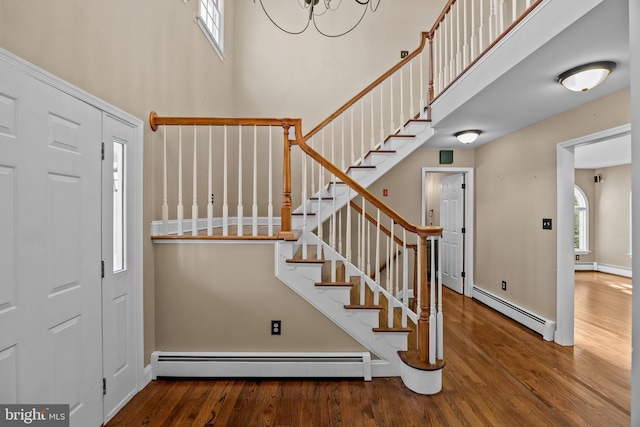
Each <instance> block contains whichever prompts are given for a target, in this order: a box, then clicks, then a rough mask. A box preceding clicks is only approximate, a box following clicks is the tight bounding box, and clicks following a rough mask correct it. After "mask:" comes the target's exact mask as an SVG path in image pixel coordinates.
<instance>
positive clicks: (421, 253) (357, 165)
mask: <svg viewBox="0 0 640 427" xmlns="http://www.w3.org/2000/svg"><path fill="white" fill-rule="evenodd" d="M455 3H456V2H455V1H452V2H447V5H446V7H445V10H443V12H442V14H441V15H440V17H439V18H438V21H437V22H436V23H435V24H434V26H433V27H432V29H431V30H430V32H428V33H427V32H426V33H422V37H421V45H420V47H419V48H418V49H416V50H415V51H414V52H412V53H411V54H410V55H409V56H407V57H406V58H404V59H403V60H402V61H401V62H400V63H398V64H397V65H396V66H394V67H393V68H391V69H390V70H389V71H387V72H386V73H385V74H383V75H382V76H381V77H380V78H378V79H377V80H375V81H374V82H372V83H371V84H370V85H369V86H367V87H366V88H365V89H363V90H362V91H361V92H360V93H359V94H357V95H356V96H355V97H354V98H352V99H351V100H350V101H348V102H347V103H346V104H345V105H343V106H342V107H340V108H339V109H338V110H337V111H336V112H335V113H333V114H332V115H331V116H329V117H328V118H327V119H326V120H325V121H323V122H322V123H320V124H319V125H318V126H317V127H316V128H314V129H313V130H312V131H311V132H309V133H308V134H307V135H304V136H303V135H302V133H301V129H302V125H301V121H300V119H251V118H241V119H223V118H179V117H173V118H167V117H164V118H160V117H157V116H156V115H155V113H152V114H151V116H150V120H149V121H150V124H151V127H152V129H153V130H156V129H157V128H158V125H164V127H165V129H164V132H163V133H164V153H165V161H164V183H163V187H164V194H163V206H162V221H161V222H160V221H158V222H157V224H154V225H155V226H156V228H153V229H152V233H151V234H152V236H153V238H154V239H167V238H177V239H208V240H215V239H222V240H224V239H237V240H252V239H255V240H271V241H273V242H274V245H275V248H276V251H275V275H276V277H277V278H278V279H279V280H281V281H282V282H283V283H285V284H286V285H287V286H288V287H290V288H291V289H292V290H293V291H295V292H296V293H297V294H298V295H300V296H301V297H302V298H304V299H305V300H306V301H307V302H309V303H310V304H311V305H313V306H314V307H315V308H316V309H317V310H319V311H320V312H322V313H323V314H324V315H325V316H326V317H328V318H329V319H331V320H332V321H333V322H334V323H335V324H336V325H338V326H339V327H340V328H342V329H343V330H344V331H346V332H347V333H348V334H350V335H351V336H352V337H353V338H354V339H356V340H357V341H358V342H359V343H360V344H361V345H362V346H364V347H365V348H366V349H367V350H368V351H369V352H370V353H371V354H373V355H374V357H373V358H370V354H368V353H365V354H363V355H362V356H357V357H356V358H357V359H360V360H362V361H363V363H364V366H365V368H364V372H365V374H364V378H365V379H369V378H370V377H371V376H398V375H399V376H401V378H402V380H403V382H404V383H405V385H406V386H407V387H408V388H409V389H411V390H413V391H415V392H417V393H421V394H433V393H437V392H439V391H440V390H441V388H442V368H443V367H444V359H443V314H442V288H441V282H442V280H441V277H438V278H437V279H436V273H438V274H439V272H440V271H441V270H442V269H441V268H440V265H439V262H440V261H439V259H437V256H436V255H437V254H439V253H440V249H439V239H438V236H439V235H440V234H441V232H442V229H441V228H440V227H419V226H416V225H413V224H411V223H409V222H408V221H406V220H405V219H404V218H402V217H401V216H400V215H398V214H397V213H396V212H395V211H393V209H392V208H390V207H388V206H387V205H386V204H384V203H383V202H381V201H380V200H379V199H377V198H376V197H375V196H374V195H372V194H371V193H370V192H369V191H368V190H367V188H368V187H369V186H370V185H371V184H372V183H374V182H375V181H376V180H378V179H379V178H380V177H382V176H383V175H384V174H385V173H386V172H388V171H389V170H391V169H392V168H394V167H395V166H397V165H398V164H399V163H400V162H401V161H402V160H403V159H405V158H406V157H407V156H409V155H411V153H413V152H414V151H415V150H416V149H418V148H419V147H420V146H422V145H423V144H425V143H426V142H427V141H428V140H429V138H430V137H432V136H433V135H434V129H433V128H432V126H431V122H430V120H428V118H430V117H431V110H430V107H427V106H428V105H429V106H434V105H436V103H437V101H439V100H440V99H442V98H441V97H440V95H441V94H443V93H444V92H445V91H447V90H449V88H450V87H452V86H454V85H456V84H457V79H458V77H460V76H461V75H462V74H464V72H465V71H466V70H468V69H470V68H471V67H473V66H474V64H476V62H477V61H478V59H479V58H480V57H481V55H479V56H477V55H476V54H477V53H479V52H486V51H488V50H490V48H491V46H493V44H492V43H497V42H498V41H499V39H500V38H502V37H503V36H504V35H505V34H506V33H507V32H508V31H509V28H510V27H509V26H510V25H513V26H515V25H516V23H518V22H520V21H521V20H522V19H523V18H524V17H525V16H527V15H528V14H529V13H530V12H531V11H533V10H534V9H535V8H536V7H537V6H538V5H539V4H541V3H542V0H538V1H535V2H534V1H533V0H514V1H512V2H510V3H508V2H501V3H500V7H501V9H500V13H498V11H497V10H496V8H495V7H494V6H495V3H493V2H486V6H487V8H486V10H485V9H484V8H482V3H480V6H479V7H478V11H479V13H480V19H479V25H480V27H479V28H472V30H473V31H472V32H471V33H470V34H469V35H467V32H466V29H464V31H465V32H464V34H463V33H460V28H459V26H458V34H456V37H453V36H454V35H453V34H452V33H451V34H450V32H451V30H450V29H451V28H453V26H452V25H451V23H452V22H453V20H454V18H457V19H458V20H459V19H460V14H461V13H462V14H466V13H467V8H466V7H464V8H460V7H459V5H458V7H455V8H454V7H453V6H454V4H455ZM471 9H472V10H474V8H471ZM507 12H508V13H507ZM483 17H484V18H483ZM507 17H511V21H509V20H508V19H509V18H507ZM485 20H486V21H488V23H489V34H488V36H489V37H488V38H483V35H484V32H483V31H482V26H483V22H484V21H485ZM447 22H448V24H446V23H447ZM465 22H466V15H465ZM445 24H446V25H445ZM445 27H446V28H447V31H445ZM476 34H478V35H479V36H480V37H477V38H476ZM449 37H451V40H453V39H455V40H457V43H458V46H456V48H457V50H456V49H454V47H453V44H451V49H449V50H447V48H446V47H447V46H449V41H450V39H449ZM427 41H428V42H429V43H428V46H429V48H428V49H425V47H426V46H427ZM443 46H445V48H444V49H443ZM425 64H427V65H426V67H427V68H426V73H423V71H424V70H423V67H425ZM423 74H426V75H427V76H428V77H427V78H424V77H423ZM425 98H426V99H427V102H426V103H425ZM405 111H406V112H407V113H408V117H409V120H408V121H407V120H405ZM416 111H417V112H418V113H417V114H416V113H415V112H416ZM434 117H435V115H434ZM394 123H400V124H401V126H400V127H396V125H395V124H394ZM183 125H187V126H193V145H192V147H193V148H192V149H193V166H192V168H193V181H192V183H191V186H192V188H193V205H192V214H191V219H190V221H189V220H187V219H185V218H184V207H183V188H182V187H183V184H182V183H183V174H182V165H183V154H182V150H183V148H182V147H183V136H182V130H183V128H182V126H183ZM336 125H337V130H336V129H334V126H336ZM166 126H177V127H180V131H179V136H178V137H175V136H174V138H175V139H174V141H175V140H177V142H178V148H177V152H178V156H177V157H178V160H177V163H178V165H179V167H178V174H177V175H179V176H178V177H177V179H176V181H178V188H177V197H176V200H175V201H176V207H177V209H176V212H177V214H176V219H175V220H172V221H171V222H172V224H170V221H169V214H168V212H169V209H168V204H169V197H168V194H169V193H168V185H167V170H168V169H167V166H166V165H167V160H166V159H167V154H166V153H167V132H166V130H167V129H166ZM197 126H208V127H209V138H208V139H209V156H208V174H209V179H208V187H207V192H206V193H205V194H206V197H205V199H207V209H206V211H207V218H206V220H205V219H204V218H202V217H200V218H199V217H198V215H199V208H198V189H197V188H196V187H197V176H198V171H197V169H198V167H202V166H203V163H205V160H203V159H200V158H199V156H198V155H197V147H198V143H197V139H198V137H197V131H196V127H197ZM212 127H216V128H218V129H221V128H224V132H223V133H222V131H220V132H219V133H218V134H217V135H216V136H214V137H213V140H216V141H218V143H221V142H222V141H223V143H224V145H223V147H222V146H219V147H217V148H216V151H215V152H216V153H218V154H219V153H223V155H222V156H213V155H212V153H213V152H214V150H213V149H212ZM272 127H275V128H282V131H283V132H282V133H281V135H284V141H283V144H284V150H283V151H280V152H281V153H282V152H283V153H284V155H283V158H282V159H283V171H282V176H281V177H279V176H274V174H273V172H272V170H273V162H272V156H273V154H274V153H277V152H278V150H277V149H276V150H273V149H272V136H273V134H272V131H271V128H272ZM228 128H229V129H232V131H231V132H230V133H229V138H228V134H227V130H228ZM247 128H252V130H253V132H252V134H253V138H251V134H250V133H249V132H247ZM258 128H260V129H264V128H268V131H265V132H263V133H261V131H259V130H258ZM378 129H379V131H378ZM291 131H294V132H293V133H292V132H291ZM201 133H202V132H201ZM345 135H346V136H345ZM325 137H326V139H327V140H328V141H329V149H327V150H326V151H325ZM314 139H315V142H314ZM188 140H190V138H185V141H188ZM247 140H250V141H251V140H252V142H253V145H252V148H253V154H252V155H250V156H251V160H252V161H253V171H252V172H244V173H243V167H246V165H247V164H249V161H248V159H243V158H242V156H243V146H244V147H247V143H246V141H247ZM259 141H260V144H259ZM266 141H268V145H267V142H266ZM365 141H367V143H366V144H365ZM376 141H377V142H376ZM228 142H229V143H231V144H237V147H236V150H237V153H238V156H237V159H238V160H237V161H238V163H237V167H235V166H234V165H231V166H230V167H228V166H229V165H228V164H229V162H230V161H231V160H230V159H229V157H228V156H227V146H228ZM314 144H315V145H314ZM365 145H366V146H367V147H366V148H365ZM259 146H260V147H265V146H267V147H268V149H265V148H261V150H262V152H261V155H263V154H266V153H268V175H267V176H266V177H265V176H263V175H260V176H259V169H260V168H258V160H257V159H258V157H259V154H258V153H259V150H258V147H259ZM295 146H297V147H298V148H300V150H301V151H300V155H301V160H300V162H297V161H296V162H295V165H296V166H298V164H299V165H300V168H301V170H298V171H296V176H295V178H294V179H292V167H291V165H292V161H291V155H292V154H291V152H292V148H294V147H295ZM244 149H245V150H246V151H250V148H249V149H247V148H244ZM174 150H175V149H174ZM337 153H340V154H337ZM347 153H348V154H347ZM356 153H357V155H356ZM345 154H346V156H345ZM349 154H350V155H349ZM276 155H278V154H276ZM335 156H337V157H338V159H336V158H335ZM346 157H349V158H350V160H349V161H348V164H349V166H348V167H346V165H345V163H347V162H346V160H345V159H346ZM219 158H222V160H220V161H221V162H223V164H222V165H220V164H218V165H215V166H212V164H213V163H214V162H215V161H217V160H218V159H219ZM261 158H262V159H264V157H261ZM233 160H234V161H235V160H236V159H233ZM261 163H263V161H261ZM174 164H175V160H174ZM309 165H310V170H311V172H310V173H309V171H308V168H309ZM337 165H340V166H337ZM316 167H317V169H315V168H316ZM234 168H235V169H237V172H238V176H237V179H235V180H236V181H237V186H238V191H237V200H235V202H236V213H237V215H236V216H231V215H230V203H228V199H229V197H228V191H227V190H228V185H227V183H228V179H227V178H228V176H227V171H228V170H229V169H232V170H233V169H234ZM220 170H223V171H224V173H223V176H222V177H221V178H220V179H219V180H217V181H216V180H213V179H212V173H213V172H214V171H220ZM316 171H317V175H316ZM171 172H173V171H171ZM262 173H263V174H264V169H263V171H262ZM201 174H202V173H201ZM187 176H188V175H187ZM249 177H251V178H252V181H253V185H252V190H253V197H252V201H251V209H250V210H251V217H245V216H244V212H245V210H244V205H243V203H244V202H245V201H246V199H245V200H243V196H245V195H244V193H245V192H246V191H244V190H243V182H246V181H249V179H247V178H249ZM298 178H300V179H299V180H298ZM309 178H310V180H311V184H310V185H309ZM316 178H317V185H316V181H315V180H316ZM216 179H217V178H216ZM214 181H215V182H223V183H224V184H223V190H222V191H221V192H222V204H221V209H220V208H219V207H217V206H220V204H218V205H216V209H218V212H220V216H219V217H216V218H214V214H213V213H214V201H213V199H214V197H213V194H214V190H213V189H212V188H213V182H214ZM259 181H260V182H261V183H263V188H264V187H265V186H266V187H267V188H268V189H269V190H268V191H269V194H268V202H267V203H268V204H267V206H263V205H261V204H260V203H264V201H262V202H261V201H260V198H259V197H258V187H259V185H258V182H259ZM278 181H280V182H283V186H282V203H281V215H280V217H276V216H274V215H273V210H274V203H273V197H272V196H273V195H272V189H273V188H274V183H275V182H278ZM292 181H294V183H295V186H296V189H292ZM300 181H301V182H300ZM171 182H175V181H173V180H172V181H171ZM202 187H204V186H202ZM298 190H300V193H296V194H301V196H300V200H301V204H300V206H297V207H296V208H295V209H293V206H292V191H298ZM201 191H202V190H201ZM261 191H262V190H261ZM219 193H220V189H219V188H218V189H217V190H216V194H219ZM218 200H219V199H218ZM171 202H172V203H173V202H174V201H173V200H171ZM218 203H219V202H218ZM352 208H353V210H352ZM353 211H355V212H356V213H355V214H354V213H353ZM259 212H262V216H259V215H258V214H259ZM264 212H267V214H266V216H264ZM205 221H206V222H205ZM216 224H217V225H216ZM354 224H355V225H354ZM216 227H218V228H221V229H222V231H221V232H220V233H219V235H216V234H215V233H214V232H213V229H214V228H216ZM232 227H233V228H232ZM260 227H262V228H263V229H266V230H268V231H267V232H266V233H264V234H261V231H260ZM204 228H206V232H205V233H204V234H203V233H202V231H203V230H204ZM245 228H247V230H251V231H250V232H248V231H245ZM169 230H176V231H175V235H174V236H168V234H170V233H169ZM230 230H236V234H235V235H231V234H229V232H230ZM247 234H250V235H247ZM343 240H344V241H343ZM437 244H438V245H437ZM343 249H344V250H343ZM428 249H430V253H429V251H428ZM411 251H413V254H414V255H413V271H411V270H412V268H411V265H410V258H411V253H412V252H411ZM354 252H355V255H354ZM428 274H429V275H430V277H429V279H428V277H427V276H428ZM411 278H412V279H411ZM410 280H412V284H411V286H409V282H410ZM192 356H193V355H188V356H187V357H192ZM162 357H163V356H162V355H159V357H158V359H160V358H162ZM196 357H199V356H197V355H196ZM216 357H218V356H217V355H214V356H211V360H210V362H211V363H217V361H216V360H215V359H216ZM228 357H229V356H228V355H226V354H224V355H223V356H222V358H223V359H227V358H228ZM296 357H302V356H300V355H297V356H296ZM317 357H318V355H312V356H309V357H308V358H307V360H310V359H316V358H317ZM332 357H333V356H332ZM354 357H355V356H354ZM243 358H245V359H246V358H251V357H250V356H247V355H243ZM302 358H304V357H302ZM266 359H269V360H272V361H275V362H277V363H281V362H282V361H281V360H277V359H278V355H268V357H267V358H266ZM266 359H265V358H264V357H263V356H260V361H259V362H256V363H258V364H260V363H266V362H265V360H266ZM338 359H340V357H338ZM369 359H371V360H369ZM349 363H350V362H349ZM256 366H257V365H256ZM258 368H259V366H258ZM216 372H217V371H216ZM315 372H318V371H315Z"/></svg>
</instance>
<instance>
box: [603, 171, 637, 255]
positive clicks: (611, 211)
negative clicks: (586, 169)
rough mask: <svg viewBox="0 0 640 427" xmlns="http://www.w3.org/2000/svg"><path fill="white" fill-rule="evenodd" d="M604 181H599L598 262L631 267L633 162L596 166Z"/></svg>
mask: <svg viewBox="0 0 640 427" xmlns="http://www.w3.org/2000/svg"><path fill="white" fill-rule="evenodd" d="M595 174H597V175H598V174H599V175H602V182H599V183H598V184H595V198H596V215H595V221H596V226H595V238H596V245H595V247H596V254H597V257H596V260H597V261H598V263H603V264H608V265H612V266H616V267H627V268H630V267H631V258H630V257H629V224H630V218H629V214H630V212H629V203H630V198H629V195H630V194H631V165H622V166H616V167H610V168H604V169H596V170H595Z"/></svg>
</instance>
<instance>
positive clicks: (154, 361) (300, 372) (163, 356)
mask: <svg viewBox="0 0 640 427" xmlns="http://www.w3.org/2000/svg"><path fill="white" fill-rule="evenodd" d="M151 367H152V378H153V379H154V380H155V379H157V378H158V377H185V378H235V377H238V378H241V377H245V378H364V379H365V380H366V381H371V354H370V353H368V352H362V353H350V352H348V353H344V352H341V353H322V352H320V353H280V352H273V353H262V352H261V353H253V352H240V353H200V352H197V353H192V352H187V353H183V352H164V351H156V352H153V353H152V354H151Z"/></svg>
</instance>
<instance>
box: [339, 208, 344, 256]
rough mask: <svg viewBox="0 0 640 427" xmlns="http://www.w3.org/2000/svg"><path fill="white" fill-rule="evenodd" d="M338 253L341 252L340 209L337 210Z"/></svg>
mask: <svg viewBox="0 0 640 427" xmlns="http://www.w3.org/2000/svg"><path fill="white" fill-rule="evenodd" d="M338 253H339V254H340V255H342V254H343V252H342V209H339V210H338Z"/></svg>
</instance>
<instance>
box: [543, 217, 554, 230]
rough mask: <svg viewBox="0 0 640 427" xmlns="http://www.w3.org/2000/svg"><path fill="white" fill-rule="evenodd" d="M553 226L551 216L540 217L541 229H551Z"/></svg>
mask: <svg viewBox="0 0 640 427" xmlns="http://www.w3.org/2000/svg"><path fill="white" fill-rule="evenodd" d="M552 228H553V227H552V226H551V218H542V229H543V230H551V229H552Z"/></svg>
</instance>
